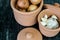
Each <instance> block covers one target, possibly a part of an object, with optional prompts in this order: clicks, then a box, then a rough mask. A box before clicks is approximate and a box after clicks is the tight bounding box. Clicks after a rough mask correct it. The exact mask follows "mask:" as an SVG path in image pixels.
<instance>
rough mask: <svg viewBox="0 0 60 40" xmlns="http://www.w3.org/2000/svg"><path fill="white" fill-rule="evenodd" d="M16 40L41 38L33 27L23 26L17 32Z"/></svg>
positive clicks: (39, 39) (40, 39) (37, 39)
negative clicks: (23, 27)
mask: <svg viewBox="0 0 60 40" xmlns="http://www.w3.org/2000/svg"><path fill="white" fill-rule="evenodd" d="M17 40H42V35H41V33H40V32H39V31H38V30H37V29H35V28H25V29H23V30H21V31H20V32H19V34H18V36H17Z"/></svg>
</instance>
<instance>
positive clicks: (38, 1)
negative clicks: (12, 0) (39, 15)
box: [30, 0, 41, 5]
mask: <svg viewBox="0 0 60 40" xmlns="http://www.w3.org/2000/svg"><path fill="white" fill-rule="evenodd" d="M30 2H31V3H32V4H34V5H37V4H39V3H40V2H41V0H30Z"/></svg>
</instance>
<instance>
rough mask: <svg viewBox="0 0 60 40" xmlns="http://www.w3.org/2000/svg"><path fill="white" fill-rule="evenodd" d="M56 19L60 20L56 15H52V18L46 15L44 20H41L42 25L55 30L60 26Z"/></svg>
mask: <svg viewBox="0 0 60 40" xmlns="http://www.w3.org/2000/svg"><path fill="white" fill-rule="evenodd" d="M56 19H58V18H57V17H56V16H55V15H52V16H51V17H50V18H48V17H47V15H45V16H44V17H43V18H41V20H42V21H41V24H42V25H43V26H45V27H47V28H49V29H55V28H58V26H59V23H58V21H57V20H56Z"/></svg>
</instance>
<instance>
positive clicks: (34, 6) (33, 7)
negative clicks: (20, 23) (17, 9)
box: [28, 5, 37, 11]
mask: <svg viewBox="0 0 60 40" xmlns="http://www.w3.org/2000/svg"><path fill="white" fill-rule="evenodd" d="M36 9H37V6H36V5H30V6H29V8H28V11H34V10H36Z"/></svg>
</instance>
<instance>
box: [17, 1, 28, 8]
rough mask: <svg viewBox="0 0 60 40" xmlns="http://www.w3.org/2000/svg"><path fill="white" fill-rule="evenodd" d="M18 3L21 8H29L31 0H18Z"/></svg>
mask: <svg viewBox="0 0 60 40" xmlns="http://www.w3.org/2000/svg"><path fill="white" fill-rule="evenodd" d="M17 5H18V6H19V7H20V8H23V9H24V8H25V9H26V8H28V7H29V2H28V0H18V1H17Z"/></svg>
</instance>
